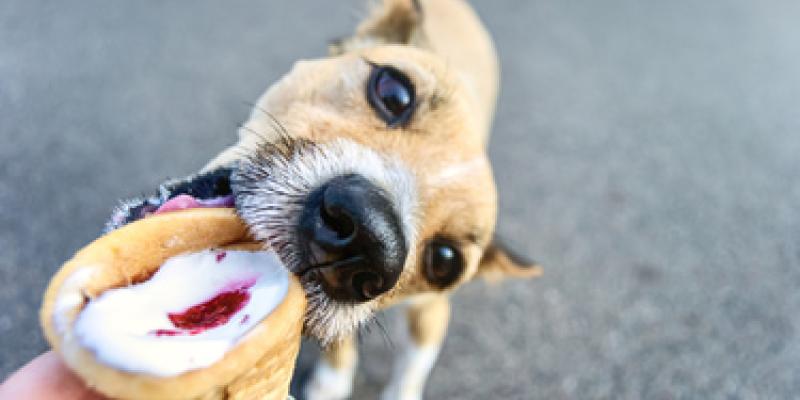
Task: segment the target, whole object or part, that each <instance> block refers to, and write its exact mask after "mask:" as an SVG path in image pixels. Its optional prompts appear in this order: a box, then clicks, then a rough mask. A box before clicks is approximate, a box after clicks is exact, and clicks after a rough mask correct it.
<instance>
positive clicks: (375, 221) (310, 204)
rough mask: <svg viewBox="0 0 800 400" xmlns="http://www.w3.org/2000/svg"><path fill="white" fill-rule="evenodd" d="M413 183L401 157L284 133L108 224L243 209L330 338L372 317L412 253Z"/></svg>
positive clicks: (310, 323) (317, 329) (323, 336)
mask: <svg viewBox="0 0 800 400" xmlns="http://www.w3.org/2000/svg"><path fill="white" fill-rule="evenodd" d="M415 202H416V192H415V185H414V182H413V178H412V176H411V174H410V173H409V172H407V170H406V169H405V168H403V167H402V166H401V165H399V163H397V162H394V161H391V160H389V159H387V158H385V157H382V156H380V155H378V154H376V153H374V152H372V151H370V150H368V149H366V148H363V147H361V146H359V145H357V144H355V143H353V142H349V141H346V140H335V141H334V142H330V143H325V144H317V143H313V142H310V141H307V140H304V139H291V138H286V137H283V138H280V139H279V140H277V141H276V142H272V143H265V144H263V145H262V146H261V147H259V148H258V149H256V151H255V152H253V153H252V154H251V155H250V156H249V157H247V158H245V159H243V160H241V161H239V162H238V163H237V164H236V165H232V166H230V167H228V168H219V169H216V170H213V171H210V172H206V173H201V174H199V175H196V176H193V177H190V178H188V179H185V180H180V181H170V182H166V183H164V184H162V185H161V186H160V187H159V189H158V191H157V193H156V194H155V195H153V196H150V197H143V198H139V199H134V200H130V201H127V202H125V203H123V204H122V205H121V206H120V207H118V208H117V209H116V210H115V212H114V214H113V216H112V218H111V220H110V221H109V222H108V223H107V226H106V229H107V230H108V231H110V230H113V229H116V228H118V227H120V226H123V225H125V224H128V223H131V222H134V221H136V220H139V219H142V218H147V217H149V216H151V215H158V214H162V213H168V212H174V211H179V210H186V209H192V208H211V207H227V208H236V210H237V212H238V214H239V216H240V217H241V218H242V219H243V220H244V221H245V223H246V224H247V225H248V226H249V227H250V230H251V234H252V236H253V238H255V239H256V240H258V241H261V242H264V243H266V245H268V247H269V248H270V249H272V250H274V251H275V252H276V253H277V254H278V256H279V258H280V259H281V261H282V262H283V264H284V265H285V266H286V267H287V269H289V271H290V272H292V273H293V274H295V275H297V276H298V278H299V279H300V281H301V283H302V284H303V287H304V289H305V292H306V296H307V298H308V310H307V313H306V321H305V327H306V329H305V331H306V334H308V335H310V336H313V337H315V338H316V339H318V340H319V341H320V342H322V343H323V344H326V343H330V342H331V341H334V340H336V339H338V338H341V337H342V336H344V335H347V334H350V333H351V332H352V331H353V330H354V329H356V328H357V327H358V326H359V325H360V324H362V323H364V322H365V321H367V320H368V319H369V318H370V317H371V316H372V315H373V311H374V310H375V307H377V302H376V301H375V300H377V298H378V297H379V296H381V295H383V294H386V293H387V292H389V291H391V289H393V288H394V287H395V285H396V283H397V281H398V279H399V276H400V273H401V272H402V270H403V269H404V264H405V260H406V258H407V257H406V256H407V254H412V253H413V243H414V235H415V232H414V226H415V214H416V213H415V210H416V203H415Z"/></svg>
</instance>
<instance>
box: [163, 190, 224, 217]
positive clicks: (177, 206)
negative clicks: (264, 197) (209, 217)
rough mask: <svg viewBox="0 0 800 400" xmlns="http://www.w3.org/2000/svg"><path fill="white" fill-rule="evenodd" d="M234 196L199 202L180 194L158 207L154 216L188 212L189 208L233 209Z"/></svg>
mask: <svg viewBox="0 0 800 400" xmlns="http://www.w3.org/2000/svg"><path fill="white" fill-rule="evenodd" d="M233 206H234V199H233V195H227V196H220V197H214V198H211V199H202V200H197V199H195V198H194V197H192V196H190V195H188V194H179V195H177V196H175V197H173V198H171V199H169V200H167V201H166V202H165V203H164V204H162V205H161V206H160V207H158V210H156V211H155V212H154V213H153V214H162V213H165V212H170V211H179V210H186V209H189V208H214V207H233Z"/></svg>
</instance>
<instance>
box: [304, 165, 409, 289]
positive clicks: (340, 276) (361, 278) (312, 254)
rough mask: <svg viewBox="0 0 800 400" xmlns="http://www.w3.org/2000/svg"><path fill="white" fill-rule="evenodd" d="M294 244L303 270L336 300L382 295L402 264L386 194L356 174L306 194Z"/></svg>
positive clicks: (394, 219) (401, 243)
mask: <svg viewBox="0 0 800 400" xmlns="http://www.w3.org/2000/svg"><path fill="white" fill-rule="evenodd" d="M299 239H300V245H301V248H303V249H305V252H306V258H307V262H308V264H309V266H310V270H309V271H311V272H313V273H316V274H317V277H318V279H319V282H320V284H321V285H322V288H323V290H325V292H326V293H327V294H328V296H329V297H331V298H333V299H336V300H340V301H355V302H364V301H367V300H370V299H373V298H375V297H377V296H378V295H380V294H382V293H385V292H386V291H388V290H389V289H391V288H392V287H394V285H395V283H397V279H398V278H399V277H400V273H401V272H402V270H403V264H404V263H405V260H406V253H407V249H406V242H405V238H404V237H403V232H402V229H401V227H400V220H399V218H398V216H397V213H396V212H395V211H394V207H393V206H392V203H391V201H390V200H389V198H388V197H387V194H386V193H385V192H384V190H382V189H380V188H378V187H377V186H375V185H373V184H372V183H371V182H370V181H369V180H367V179H366V178H364V177H363V176H361V175H356V174H351V175H343V176H339V177H336V178H334V179H331V180H330V181H328V182H327V183H326V184H325V185H323V186H322V187H320V188H319V189H317V190H315V191H314V192H312V193H311V194H310V195H309V197H308V199H307V200H306V204H305V206H304V208H303V213H302V215H301V217H300V225H299Z"/></svg>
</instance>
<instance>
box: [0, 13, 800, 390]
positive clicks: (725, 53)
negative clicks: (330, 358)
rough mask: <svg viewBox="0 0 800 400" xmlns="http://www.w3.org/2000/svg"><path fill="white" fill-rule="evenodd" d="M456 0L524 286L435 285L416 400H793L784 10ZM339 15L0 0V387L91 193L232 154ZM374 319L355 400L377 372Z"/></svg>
mask: <svg viewBox="0 0 800 400" xmlns="http://www.w3.org/2000/svg"><path fill="white" fill-rule="evenodd" d="M474 3H475V6H476V8H477V9H478V11H479V12H480V14H481V15H482V16H483V18H484V19H485V21H486V23H487V25H488V27H489V28H490V30H491V31H492V32H493V34H494V37H495V39H496V42H497V47H498V50H499V53H500V57H501V59H502V64H503V69H502V72H503V87H502V92H501V97H500V103H499V108H498V114H497V120H496V124H495V129H494V131H495V134H494V137H493V140H492V143H491V157H492V159H493V161H494V166H495V173H496V178H497V181H498V185H499V188H500V193H501V211H500V223H499V228H498V229H499V231H500V232H501V233H502V234H503V235H505V236H506V237H510V238H512V240H513V241H514V242H516V244H517V246H518V247H519V248H520V249H523V250H525V251H526V252H527V253H529V254H530V255H531V256H533V257H534V258H536V259H538V260H540V262H541V263H543V265H544V266H545V268H546V275H545V276H544V277H543V278H541V279H539V280H536V281H530V282H508V283H506V284H503V285H501V286H498V287H490V286H486V285H484V284H480V283H477V284H472V285H470V286H468V287H465V288H463V289H462V290H461V291H460V292H459V293H458V294H457V295H456V296H455V299H454V310H453V322H452V325H451V330H450V334H449V336H448V338H447V341H446V343H445V346H444V348H443V351H442V354H441V359H440V361H439V363H438V364H437V366H436V368H435V369H434V371H433V373H432V376H431V378H430V382H429V385H428V388H427V392H426V394H427V397H428V398H431V399H490V398H509V399H559V398H563V399H605V398H613V399H639V398H642V399H644V398H646V399H678V398H696V399H715V398H724V399H737V398H741V399H777V398H794V397H796V396H797V394H798V393H800V341H798V337H797V330H798V327H799V326H800V325H798V323H800V319H799V318H800V312H799V311H800V291H798V286H800V183H799V182H798V169H799V168H798V167H800V158H799V157H798V155H799V154H800V113H799V112H798V108H799V106H800V74H799V73H798V71H800V24H798V23H797V21H798V20H800V3H798V2H796V1H789V0H787V1H769V0H768V1H757V2H756V1H745V0H729V1H705V2H697V1H688V0H676V1H656V0H650V1H636V0H629V1H627V0H607V1H603V2H595V1H579V0H551V1H540V0H535V1H505V2H503V1H489V0H483V1H475V2H474ZM361 5H362V1H361V0H349V1H337V2H322V1H294V2H280V1H226V2H218V1H209V0H204V1H192V2H133V1H130V2H108V1H102V0H86V1H81V2H74V1H73V2H52V1H34V0H4V1H2V2H0V255H1V256H0V282H2V286H1V287H0V304H2V308H0V354H1V356H0V377H2V376H5V375H6V374H8V373H10V372H11V371H12V370H13V369H15V368H17V367H19V366H20V365H22V364H23V363H24V362H26V361H27V360H29V359H30V358H31V357H33V356H34V355H35V354H37V353H40V352H42V351H44V350H45V348H46V345H45V342H44V341H43V339H42V336H41V334H40V331H39V328H38V323H37V309H38V307H39V302H40V298H41V295H42V292H43V290H44V287H45V285H46V283H47V280H48V277H49V276H50V275H51V274H52V273H53V272H54V271H55V270H56V269H57V268H58V266H59V265H60V263H61V262H63V261H64V260H66V259H67V258H68V257H69V256H70V255H71V254H72V253H73V252H74V251H75V250H76V249H78V248H80V247H81V246H82V245H84V244H86V243H87V242H89V241H90V240H92V239H93V238H95V237H96V236H97V235H98V233H99V232H100V229H101V226H102V224H103V222H104V221H105V219H106V218H107V217H108V216H109V212H110V209H111V207H112V206H113V205H114V204H115V202H116V200H117V199H119V198H123V197H128V196H131V195H137V194H140V193H142V192H147V191H149V190H151V188H154V187H155V186H156V185H157V184H158V183H160V182H161V181H163V180H165V179H166V178H170V177H180V176H185V175H187V174H189V173H191V172H193V171H196V170H197V169H198V168H199V167H200V166H202V165H203V163H204V162H205V161H206V160H208V159H209V158H210V157H211V156H213V155H214V154H215V153H217V152H218V151H219V150H221V149H222V148H223V147H225V146H226V145H228V144H230V143H232V142H233V140H234V131H235V128H236V126H237V124H238V123H240V122H241V121H242V120H243V119H244V118H245V116H246V115H247V112H248V109H249V105H248V102H252V101H253V100H255V99H256V98H257V97H258V96H259V94H260V93H261V92H262V91H263V90H264V89H265V88H266V87H267V86H268V85H269V84H270V83H272V82H274V81H275V80H276V79H277V78H278V77H280V76H281V75H282V74H284V73H285V72H286V71H287V70H288V69H289V68H290V66H291V65H292V63H293V62H294V61H295V60H297V59H301V58H309V57H317V56H320V55H322V54H323V53H324V52H325V47H326V43H327V40H328V39H331V38H335V37H338V36H341V35H343V34H346V33H348V32H349V31H350V30H351V28H352V26H354V24H355V23H356V22H357V21H358V18H359V16H360V15H362V12H361V10H362V9H363V8H362V7H361ZM381 318H382V321H384V325H386V326H387V331H388V333H387V334H386V335H384V334H382V333H381V331H380V330H379V329H378V330H373V333H372V334H366V335H364V337H363V346H362V347H363V349H364V350H363V353H362V354H363V356H362V358H361V364H360V366H359V371H358V378H357V387H356V396H355V397H356V398H374V397H375V396H376V394H377V393H378V391H379V390H380V387H381V385H382V384H384V383H385V382H386V381H387V379H388V376H389V365H390V363H389V362H387V360H388V359H389V357H390V356H391V353H392V351H393V349H394V348H395V347H396V346H394V345H393V343H396V342H397V340H396V338H397V337H398V335H400V333H398V332H397V329H395V328H397V327H396V325H397V322H396V320H397V315H396V314H395V313H389V314H388V315H386V316H382V317H381ZM315 353H316V350H315V348H314V346H313V345H309V346H307V347H306V349H305V350H304V351H303V354H302V356H301V358H300V365H299V369H298V375H299V376H301V377H302V376H304V375H305V373H306V371H307V369H308V367H309V365H310V363H311V361H312V360H313V358H314V356H315Z"/></svg>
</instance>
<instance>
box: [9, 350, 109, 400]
mask: <svg viewBox="0 0 800 400" xmlns="http://www.w3.org/2000/svg"><path fill="white" fill-rule="evenodd" d="M16 399H28V400H103V399H105V398H104V397H103V396H101V395H99V394H97V393H96V392H94V391H93V390H91V389H89V388H87V387H86V385H85V384H84V383H83V381H81V380H80V378H78V377H77V376H75V374H73V373H72V371H70V370H69V369H68V368H67V366H66V365H64V363H63V362H62V361H61V358H60V357H59V356H58V355H57V354H56V353H54V352H52V351H48V352H47V353H44V354H42V355H40V356H38V357H36V358H34V359H33V360H32V361H31V362H29V363H28V364H27V365H25V366H24V367H22V368H20V369H19V370H17V371H16V372H14V373H13V374H11V376H9V377H8V379H6V381H5V382H3V384H2V385H0V400H16Z"/></svg>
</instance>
